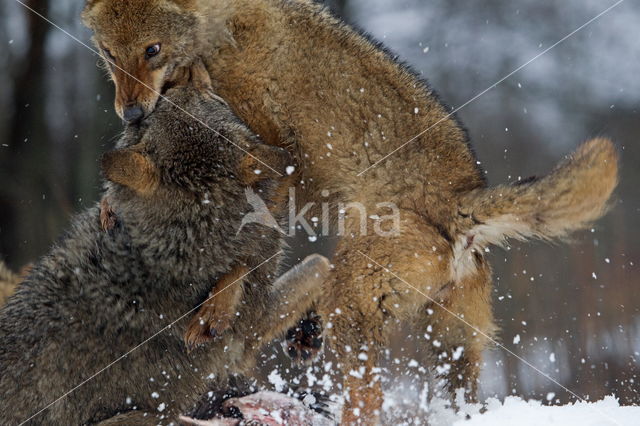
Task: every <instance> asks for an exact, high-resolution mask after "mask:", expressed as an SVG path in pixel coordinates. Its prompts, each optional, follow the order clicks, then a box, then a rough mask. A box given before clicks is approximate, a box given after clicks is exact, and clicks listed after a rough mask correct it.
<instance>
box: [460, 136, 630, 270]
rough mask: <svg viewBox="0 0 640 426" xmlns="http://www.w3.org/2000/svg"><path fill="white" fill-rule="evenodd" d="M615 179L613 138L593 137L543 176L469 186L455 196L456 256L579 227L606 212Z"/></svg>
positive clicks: (560, 234)
mask: <svg viewBox="0 0 640 426" xmlns="http://www.w3.org/2000/svg"><path fill="white" fill-rule="evenodd" d="M617 183H618V155H617V152H616V149H615V147H614V145H613V143H612V142H611V141H610V140H608V139H593V140H591V141H589V142H586V143H584V144H583V145H582V146H580V147H579V148H578V149H577V150H576V152H574V153H573V154H572V155H571V156H569V158H567V159H566V160H565V161H563V162H562V163H560V164H559V165H558V166H557V167H556V168H555V170H553V171H552V172H551V173H550V174H548V175H547V176H545V177H543V178H540V179H531V180H529V181H526V182H523V183H518V184H514V185H500V186H496V187H493V188H487V189H479V190H475V191H472V192H470V193H468V194H466V195H464V196H463V197H462V199H461V201H460V217H461V219H460V220H461V221H462V223H463V224H462V225H460V226H458V227H457V232H456V234H457V241H456V248H455V253H456V255H455V256H456V257H457V258H458V259H457V261H458V262H462V263H464V261H465V258H469V257H472V256H470V255H469V253H471V252H472V249H476V250H478V249H484V248H485V247H487V246H488V245H491V244H497V245H501V244H503V243H504V242H505V241H506V240H507V239H509V238H514V239H518V240H526V239H530V238H537V239H542V240H554V239H560V238H563V237H566V236H568V235H569V234H570V233H571V232H573V231H577V230H580V229H584V228H586V227H588V226H589V224H590V223H592V222H593V221H595V220H596V219H598V218H600V217H601V216H602V215H603V214H604V213H605V212H606V211H607V208H608V200H609V198H610V197H611V193H612V192H613V190H614V189H615V187H616V185H617Z"/></svg>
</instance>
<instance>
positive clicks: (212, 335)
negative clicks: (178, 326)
mask: <svg viewBox="0 0 640 426" xmlns="http://www.w3.org/2000/svg"><path fill="white" fill-rule="evenodd" d="M232 320H233V316H232V315H231V314H229V313H220V312H218V311H217V309H216V308H215V306H213V305H210V304H205V305H203V306H202V308H200V310H199V311H198V313H197V314H196V315H195V317H193V319H191V321H190V322H189V325H188V326H187V331H186V332H185V334H184V342H185V344H186V345H187V348H188V349H189V350H193V349H194V348H195V347H197V346H199V345H203V344H205V343H208V342H210V341H212V340H215V339H217V338H219V337H220V336H222V334H223V333H224V332H225V331H226V330H228V329H229V328H231V322H232Z"/></svg>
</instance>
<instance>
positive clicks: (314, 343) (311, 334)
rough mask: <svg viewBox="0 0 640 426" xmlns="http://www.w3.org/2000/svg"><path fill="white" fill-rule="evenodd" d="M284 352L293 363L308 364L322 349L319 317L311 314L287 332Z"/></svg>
mask: <svg viewBox="0 0 640 426" xmlns="http://www.w3.org/2000/svg"><path fill="white" fill-rule="evenodd" d="M284 346H285V352H286V353H287V355H288V356H289V358H291V360H292V361H293V363H295V364H302V365H304V364H308V363H310V362H313V360H314V359H316V358H317V356H318V354H319V353H320V351H321V349H322V323H321V322H320V317H319V316H317V315H315V314H314V315H311V316H309V318H307V319H304V320H302V321H300V322H299V323H298V325H297V326H296V327H294V328H291V329H290V330H289V331H288V332H287V338H286V341H285V342H284Z"/></svg>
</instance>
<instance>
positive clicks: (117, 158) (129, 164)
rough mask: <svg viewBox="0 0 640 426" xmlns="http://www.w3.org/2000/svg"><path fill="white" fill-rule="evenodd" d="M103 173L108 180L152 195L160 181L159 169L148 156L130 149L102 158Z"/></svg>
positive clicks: (105, 155) (142, 193)
mask: <svg viewBox="0 0 640 426" xmlns="http://www.w3.org/2000/svg"><path fill="white" fill-rule="evenodd" d="M101 167H102V173H103V174H104V176H105V178H106V179H107V180H110V181H111V182H114V183H117V184H119V185H123V186H126V187H128V188H131V189H133V190H134V191H136V192H137V193H138V194H140V195H150V194H151V193H152V192H153V191H154V190H155V189H156V188H157V187H158V184H159V181H160V177H159V173H158V169H157V167H156V166H155V165H154V164H153V162H152V161H151V160H150V159H149V157H147V156H146V155H143V154H140V153H139V152H135V151H132V150H130V149H121V150H117V151H111V152H107V153H106V154H104V155H103V156H102V161H101Z"/></svg>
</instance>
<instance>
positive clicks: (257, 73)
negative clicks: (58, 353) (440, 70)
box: [83, 0, 616, 423]
mask: <svg viewBox="0 0 640 426" xmlns="http://www.w3.org/2000/svg"><path fill="white" fill-rule="evenodd" d="M83 19H84V21H85V23H86V24H87V25H88V26H89V27H90V28H91V29H93V30H94V41H95V43H96V45H97V46H98V47H99V48H100V50H101V52H102V53H103V56H104V57H105V60H106V61H107V63H109V68H110V72H111V76H112V78H113V80H114V82H115V85H116V111H117V112H118V114H120V116H121V117H123V118H124V119H127V120H131V121H136V120H138V119H140V118H142V117H144V116H146V115H147V114H149V113H151V111H153V109H154V108H155V105H156V102H157V101H158V99H159V96H160V94H161V93H162V92H163V90H165V89H166V88H167V87H171V86H172V79H173V78H174V77H173V76H174V74H175V73H176V70H178V69H179V68H180V67H183V66H185V65H187V64H189V63H190V62H192V61H194V60H196V59H202V60H203V61H204V63H205V64H206V66H207V70H208V72H209V74H210V76H211V78H212V81H213V85H214V89H215V91H216V93H218V94H219V95H220V96H222V97H224V98H225V99H226V100H227V101H228V102H229V104H230V105H231V107H232V108H233V109H234V111H235V112H236V113H237V114H238V115H239V116H240V117H241V118H242V119H243V120H244V121H245V122H246V123H247V124H248V125H249V127H250V128H251V129H252V130H253V131H255V132H256V133H258V134H260V136H261V137H262V138H263V139H264V140H265V141H266V142H267V143H269V144H271V145H275V146H280V147H287V148H288V149H289V150H290V152H291V153H292V154H294V155H295V156H296V158H297V163H296V166H297V167H296V170H297V173H298V174H297V176H296V177H297V178H298V184H297V189H298V190H299V191H298V192H297V194H301V195H302V196H301V197H298V199H299V200H300V201H301V202H302V203H305V202H306V201H318V200H320V199H324V198H321V194H322V193H323V191H329V193H330V198H329V201H330V202H331V203H338V202H343V203H348V202H358V203H360V204H361V205H362V206H364V208H366V209H367V217H368V218H365V219H363V220H367V221H369V222H374V223H373V224H375V220H374V219H371V218H373V217H376V215H380V216H382V215H385V214H386V212H384V211H381V210H380V209H379V204H380V203H393V204H395V205H396V206H397V207H398V209H399V212H400V217H401V223H400V229H399V232H397V233H395V234H394V235H393V236H390V237H384V238H383V237H379V236H375V235H361V233H360V232H359V229H361V228H360V225H361V224H360V223H359V221H358V218H357V217H351V216H350V217H349V218H348V219H347V223H346V225H345V233H344V235H346V237H343V238H342V239H341V240H340V241H339V244H338V248H337V253H336V255H335V257H334V261H333V263H334V265H335V269H334V270H333V272H332V276H331V277H330V278H329V280H328V281H327V283H326V284H325V289H324V294H325V296H326V297H325V299H326V300H325V302H324V303H323V304H322V308H321V313H322V315H323V316H324V320H325V321H326V322H327V326H328V327H327V332H328V334H329V339H328V341H329V343H330V344H331V346H332V347H333V348H334V349H335V350H337V351H338V353H339V354H340V355H341V370H342V372H343V374H344V376H345V377H346V378H347V379H346V380H345V390H346V391H347V395H346V398H345V400H346V404H345V408H344V412H343V421H344V422H345V423H357V422H360V423H375V422H376V421H377V416H378V415H379V414H380V410H381V406H382V394H381V390H380V384H379V381H378V380H377V377H376V374H377V373H375V372H376V371H377V370H376V369H377V368H378V367H379V365H378V355H379V351H380V350H381V349H382V348H383V347H384V346H385V345H386V344H387V333H388V327H387V326H386V324H387V323H388V322H389V321H391V320H394V319H404V320H415V319H416V317H421V316H422V315H423V312H424V310H425V305H424V303H425V302H424V301H422V300H420V298H419V297H416V295H415V294H413V293H412V292H411V291H412V290H411V289H410V288H407V285H406V284H405V283H403V282H401V281H399V280H398V279H397V278H395V277H394V276H393V275H391V274H389V273H388V272H387V270H386V269H385V268H388V269H389V270H391V271H393V272H395V273H396V274H398V276H400V277H402V279H404V280H406V282H408V283H411V284H412V285H414V286H416V288H418V289H419V290H420V291H421V292H422V293H424V294H425V295H428V296H429V297H432V298H434V299H436V300H441V301H442V302H443V305H444V306H445V307H446V306H450V307H451V310H452V311H453V312H463V313H465V315H466V318H467V319H469V320H470V322H472V321H474V320H475V322H476V323H477V326H478V327H479V328H480V329H481V330H482V331H483V333H485V334H486V335H488V336H490V335H491V334H492V333H493V332H494V329H495V326H494V325H493V320H492V314H491V308H490V297H489V295H490V292H491V291H490V286H491V283H490V273H489V266H488V265H487V264H486V260H485V259H484V257H483V252H482V250H481V248H484V247H485V246H486V245H487V244H494V243H499V242H500V241H501V238H502V237H503V236H506V237H516V238H525V237H539V238H554V237H558V236H563V235H564V234H565V233H566V232H568V231H569V230H574V229H580V228H582V227H584V226H586V225H587V223H588V222H590V221H592V220H595V219H597V218H598V217H599V216H600V215H601V214H602V212H603V210H604V206H605V204H606V202H607V200H608V198H609V195H610V194H611V192H612V191H613V188H614V186H615V184H616V156H615V152H614V150H613V148H612V146H611V144H610V143H609V142H607V141H604V140H600V141H595V142H592V143H589V144H587V145H585V146H583V147H582V148H581V149H580V150H579V151H578V154H576V157H575V159H574V162H573V163H567V164H566V165H565V167H564V168H561V169H559V170H558V171H557V172H554V173H552V174H551V175H550V177H548V178H545V179H542V180H540V181H538V182H529V183H527V184H524V185H522V186H520V187H517V186H514V187H511V186H505V187H501V188H500V189H498V190H495V191H494V190H487V189H486V182H485V180H484V178H483V174H482V170H481V169H480V167H479V166H478V165H477V162H476V158H475V156H474V154H473V152H472V151H471V149H470V147H469V144H468V138H467V135H466V133H465V131H464V130H463V129H462V127H461V126H460V124H459V123H458V122H457V121H456V119H455V117H452V116H451V115H450V113H449V111H448V109H447V108H446V107H445V106H444V105H443V104H442V103H441V102H440V101H439V100H438V98H437V96H436V95H435V94H434V92H433V91H432V90H431V89H430V88H429V87H428V86H427V85H426V83H425V82H423V81H421V80H420V79H418V78H417V77H416V76H415V75H414V74H413V73H412V72H410V71H409V70H408V69H407V68H406V67H404V66H402V65H401V64H399V63H398V62H397V61H396V60H395V59H394V58H393V57H392V56H391V55H390V54H388V53H387V52H386V51H384V50H383V49H382V48H381V47H380V46H379V45H378V44H376V43H374V42H372V41H371V40H369V39H367V38H366V37H364V36H363V35H361V34H359V33H358V32H356V31H354V30H353V29H352V28H350V27H349V26H347V25H346V24H344V23H343V22H341V21H340V20H338V19H336V18H335V17H333V16H332V15H331V14H330V13H329V12H327V11H326V10H325V9H323V8H322V6H320V5H318V4H316V3H314V2H313V1H311V0H91V1H89V2H88V3H87V7H86V9H85V11H84V12H83ZM425 130H428V131H425ZM416 135H417V136H416ZM408 141H410V143H407V142H408ZM391 152H393V155H391V156H387V154H389V153H391ZM363 171H366V173H363ZM492 191H493V192H492ZM532 195H533V196H534V198H531V196H532ZM522 197H524V198H522ZM538 197H540V198H541V200H538V201H537V202H534V201H533V200H534V199H535V200H537V198H538ZM522 201H527V203H524V204H521V202H522ZM524 206H527V207H528V208H529V209H530V210H526V209H525V208H524ZM116 213H117V212H116ZM571 215H573V217H571ZM570 217H571V218H570ZM560 218H562V220H560ZM569 218H570V219H569ZM371 224H372V223H369V225H371ZM368 229H371V226H369V227H368ZM376 262H377V263H376ZM380 265H382V266H383V267H382V266H380ZM439 310H440V308H439V309H437V310H436V312H439ZM423 320H424V321H431V322H435V325H434V326H435V327H436V328H438V329H439V330H441V331H440V333H442V334H443V335H447V330H448V328H450V327H451V322H450V321H453V320H454V319H447V317H445V315H444V313H442V315H437V316H435V317H433V318H429V317H425V318H423ZM456 330H457V331H456V333H454V334H452V335H451V336H450V339H448V340H447V341H446V344H447V345H449V346H450V348H449V349H448V351H449V352H450V351H451V349H452V348H453V349H457V348H458V347H462V348H463V355H462V356H461V358H460V362H459V363H458V367H455V368H458V372H459V373H460V374H457V373H452V374H451V375H450V377H449V378H450V382H451V386H464V387H465V388H467V389H468V390H469V397H470V398H471V399H473V397H474V393H475V388H476V378H477V371H478V368H479V367H478V365H479V360H480V352H481V349H482V347H483V346H484V345H485V343H486V342H484V341H483V339H485V338H482V337H477V336H473V335H470V334H469V332H468V331H467V330H466V329H464V328H462V329H461V328H459V327H458V328H456ZM350 373H352V374H350ZM460 377H462V379H460ZM360 414H362V417H360Z"/></svg>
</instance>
